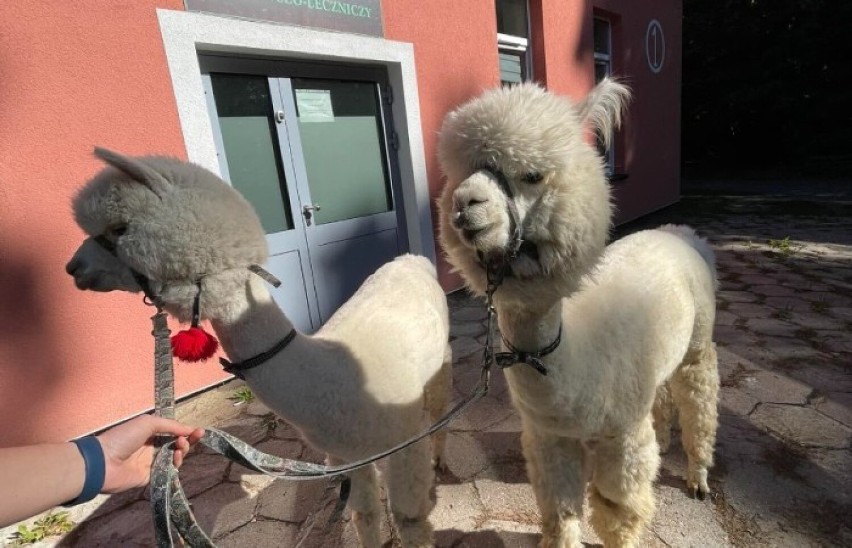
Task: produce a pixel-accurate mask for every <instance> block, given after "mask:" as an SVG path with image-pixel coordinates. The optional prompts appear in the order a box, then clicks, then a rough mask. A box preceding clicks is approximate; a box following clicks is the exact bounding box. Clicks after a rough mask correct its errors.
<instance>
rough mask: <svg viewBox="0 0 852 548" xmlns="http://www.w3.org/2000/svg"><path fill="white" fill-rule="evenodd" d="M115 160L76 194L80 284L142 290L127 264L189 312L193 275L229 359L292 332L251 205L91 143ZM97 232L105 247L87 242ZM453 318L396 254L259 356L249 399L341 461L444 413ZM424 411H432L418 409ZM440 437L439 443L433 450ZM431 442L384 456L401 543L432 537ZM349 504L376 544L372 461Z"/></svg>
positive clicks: (416, 270)
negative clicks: (306, 328) (261, 271)
mask: <svg viewBox="0 0 852 548" xmlns="http://www.w3.org/2000/svg"><path fill="white" fill-rule="evenodd" d="M96 154H97V155H98V156H99V157H100V158H101V159H102V160H104V161H106V162H107V163H108V164H109V165H110V166H111V167H107V168H105V169H104V170H103V171H101V172H100V173H99V174H98V175H97V176H95V177H94V178H93V179H92V180H91V181H90V182H89V183H88V184H87V185H86V186H85V187H84V188H83V189H82V190H81V191H80V192H79V194H78V195H77V197H76V198H75V200H74V214H75V218H76V220H77V222H78V224H79V225H80V226H81V227H82V228H83V230H85V231H86V232H87V233H88V235H89V236H90V237H89V238H87V239H86V240H85V241H84V242H83V244H82V245H81V246H80V248H79V249H78V250H77V252H76V254H75V255H74V258H73V259H72V260H71V261H70V262H69V263H68V266H67V270H68V272H69V273H70V274H72V275H73V276H74V279H75V282H76V285H77V287H78V288H80V289H91V290H95V291H112V290H124V291H133V292H138V291H140V287H139V285H138V284H137V282H136V281H134V278H133V275H132V273H131V268H132V269H134V270H136V271H137V272H139V273H142V274H144V275H145V276H147V277H148V278H149V279H150V280H151V284H152V289H153V291H154V292H155V293H156V294H159V295H160V296H161V298H162V299H163V301H164V302H165V308H166V310H167V311H168V312H169V313H171V314H173V315H174V316H176V317H177V318H178V319H180V320H181V321H188V320H189V318H190V317H191V310H192V303H193V299H194V297H195V295H196V293H197V291H198V290H197V287H196V284H195V282H196V281H199V280H200V284H201V291H200V295H201V300H200V305H201V306H200V312H201V316H202V318H207V319H209V320H211V322H212V325H213V327H214V329H215V330H216V333H217V334H218V336H219V337H220V339H221V342H222V346H223V348H224V350H225V351H226V352H227V353H228V356H229V357H230V358H231V360H233V361H235V362H236V361H243V360H246V359H248V358H250V357H252V356H256V355H258V354H260V353H262V352H265V351H267V350H269V349H270V348H272V347H273V346H274V345H276V343H278V342H279V341H280V340H281V339H282V338H283V337H284V336H285V335H287V334H288V333H289V332H290V331H291V330H292V328H293V326H292V324H291V323H290V321H289V320H288V319H287V317H286V316H285V315H284V313H283V312H282V311H281V309H280V308H279V307H278V306H277V305H276V304H275V302H274V300H273V299H272V297H271V295H270V294H269V292H268V291H267V288H266V286H265V284H264V282H263V281H262V280H260V279H259V278H258V277H257V276H255V275H253V274H252V273H250V272H249V271H248V270H247V267H248V266H249V265H252V264H263V263H264V262H265V261H266V258H267V246H266V240H265V236H264V232H263V229H262V228H261V226H260V222H259V220H258V219H257V216H256V215H255V213H254V211H253V210H252V208H251V206H250V205H249V204H248V202H246V201H245V200H244V199H243V198H242V197H241V196H240V195H239V194H238V193H237V192H236V191H234V190H233V189H232V188H231V187H230V186H228V185H227V184H225V183H224V182H223V181H221V180H220V179H219V178H218V177H216V176H215V175H213V174H212V173H210V172H208V171H206V170H204V169H202V168H200V167H198V166H195V165H192V164H188V163H185V162H181V161H178V160H174V159H170V158H163V157H142V158H127V157H123V156H120V155H118V154H115V153H112V152H109V151H105V150H102V149H98V150H96ZM101 235H103V236H105V237H106V238H108V239H109V240H110V241H112V242H113V243H114V244H115V247H116V254H115V256H114V255H112V254H110V253H109V252H107V251H105V249H104V248H103V246H102V245H99V244H98V243H97V242H95V241H94V238H95V237H98V236H101ZM448 339H449V319H448V311H447V303H446V298H445V295H444V292H443V290H442V289H441V287H440V286H439V285H438V282H437V279H436V274H435V269H434V267H433V266H432V264H431V263H430V262H429V261H428V260H427V259H425V258H422V257H414V256H411V255H408V256H403V257H399V258H397V259H396V260H395V261H393V262H391V263H389V264H387V265H385V266H383V267H382V268H380V269H379V270H378V271H377V272H376V273H375V274H373V275H372V276H371V277H370V278H369V279H368V280H367V281H366V282H365V283H364V284H363V286H362V287H361V288H360V289H359V290H358V292H357V293H356V294H355V295H354V296H353V297H352V298H351V299H350V300H349V301H348V302H347V303H346V304H344V305H343V306H342V307H341V308H340V309H339V310H338V311H337V313H336V314H335V315H334V316H333V317H332V318H331V319H330V320H329V321H328V322H327V323H326V325H324V326H323V327H322V329H320V330H319V332H317V333H316V334H315V335H314V336H306V335H303V334H298V335H297V336H296V338H295V339H294V340H293V341H292V342H291V343H290V344H289V346H287V347H286V348H285V349H284V350H283V351H281V352H280V353H279V354H277V355H276V356H275V357H274V358H273V359H271V360H270V361H269V362H267V363H265V364H263V365H260V366H258V367H256V368H253V369H249V370H246V371H245V372H244V375H245V380H246V382H247V383H248V385H249V386H250V387H251V389H252V391H253V392H254V393H255V394H256V395H257V396H258V398H259V399H260V400H261V401H262V402H264V403H265V404H266V405H267V406H268V407H269V408H270V409H271V410H273V411H274V412H275V413H277V414H278V415H280V416H281V417H283V418H284V419H286V420H287V421H289V422H291V423H292V424H293V425H294V426H295V427H296V428H298V429H299V431H300V432H301V434H302V435H303V436H304V438H305V440H306V441H307V442H308V443H310V444H311V445H312V446H314V447H315V448H317V449H318V450H320V451H323V452H325V453H327V454H328V456H329V462H330V463H333V464H341V463H345V462H351V461H354V460H358V459H361V458H363V457H367V456H369V455H371V454H374V453H377V452H379V451H382V450H385V449H388V448H390V447H392V446H393V445H395V444H397V443H399V442H401V441H403V440H405V439H407V438H409V437H411V436H413V435H414V434H417V433H418V432H420V431H422V429H423V428H424V426H425V425H424V415H427V414H428V415H429V419H430V420H434V419H436V418H438V417H440V415H441V414H442V413H443V410H444V407H445V405H446V403H447V401H448V399H449V394H450V388H451V386H450V385H451V383H452V378H451V375H452V372H451V369H450V357H449V356H450V355H449V347H448ZM427 411H428V413H427ZM442 449H443V437H442V436H441V435H440V434H439V435H437V436H436V438H435V444H434V455H435V457H436V461H437V460H438V459H439V457H440V454H441V451H442ZM431 457H432V455H431V454H430V445H429V441H427V440H423V441H421V442H418V443H416V444H414V445H412V446H410V447H409V448H407V449H405V450H403V451H401V452H399V453H397V454H395V455H393V456H392V457H391V458H390V462H389V470H388V477H387V478H386V479H387V485H388V491H389V498H390V505H391V508H392V510H393V516H394V520H395V523H396V526H397V530H398V532H399V535H400V537H401V539H402V542H403V544H404V545H405V546H430V545H431V544H432V535H431V526H430V525H429V522H428V516H429V513H430V511H431V509H432V507H433V502H432V501H431V499H430V490H431V488H432V484H433V480H434V473H433V470H432V463H431ZM350 476H351V478H352V492H351V496H350V499H349V506H350V508H351V509H352V511H353V519H354V521H355V525H356V528H357V531H358V536H359V538H360V541H361V544H362V545H364V546H368V547H376V546H380V545H381V539H380V523H381V519H382V516H383V511H382V507H381V503H380V498H379V486H378V483H377V476H376V469H375V467H373V466H368V467H365V468H361V469H359V470H356V471H355V472H353V473H351V474H350Z"/></svg>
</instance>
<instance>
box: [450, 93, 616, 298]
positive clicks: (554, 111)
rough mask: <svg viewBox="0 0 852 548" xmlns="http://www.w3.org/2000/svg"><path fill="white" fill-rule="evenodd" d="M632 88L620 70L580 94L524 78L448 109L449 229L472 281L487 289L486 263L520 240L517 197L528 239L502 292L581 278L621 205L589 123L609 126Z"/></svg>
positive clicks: (571, 283)
mask: <svg viewBox="0 0 852 548" xmlns="http://www.w3.org/2000/svg"><path fill="white" fill-rule="evenodd" d="M627 97H628V91H627V88H625V87H624V86H622V85H620V84H618V83H616V82H614V81H612V80H604V81H603V82H601V83H600V84H599V85H598V86H597V87H596V88H595V89H594V90H592V92H591V93H590V94H589V97H588V98H587V99H586V100H585V101H584V102H582V103H580V104H574V103H572V102H571V101H569V100H568V99H567V98H563V97H559V96H556V95H554V94H551V93H549V92H547V91H545V90H543V89H542V88H540V87H538V86H537V85H534V84H521V85H517V86H512V87H504V88H499V89H494V90H490V91H487V92H485V93H484V94H483V95H481V96H480V97H477V98H475V99H473V100H471V101H469V102H468V103H466V104H463V105H462V106H460V107H458V108H457V109H456V110H454V111H453V112H450V113H449V114H448V115H447V117H446V118H445V120H444V124H443V127H442V129H441V133H440V137H439V143H438V154H439V159H440V161H441V167H442V169H443V170H444V173H445V175H446V178H447V181H446V186H445V187H444V190H443V192H442V194H441V197H440V199H439V203H438V206H439V210H440V237H441V243H442V245H443V248H444V250H445V252H446V253H447V257H448V260H449V261H450V263H451V264H452V265H453V266H454V267H455V268H456V269H457V270H459V271H460V272H461V273H462V275H463V276H464V278H465V281H466V282H467V284H468V286H470V288H471V289H473V290H474V291H476V292H477V293H482V292H483V291H484V290H485V287H486V278H485V276H486V274H485V268H484V266H483V263H487V262H490V261H501V260H505V257H506V254H507V249H508V248H510V247H511V245H512V234H513V232H514V231H515V229H516V226H515V224H516V223H515V221H514V220H513V218H512V215H510V212H509V206H510V204H509V201H512V202H513V203H514V207H515V209H516V211H517V217H518V222H517V224H518V225H519V226H520V227H521V228H522V238H523V241H524V244H523V247H522V250H521V251H522V252H521V253H520V254H519V255H518V256H517V257H516V258H514V259H512V260H511V262H510V263H509V266H510V274H509V276H508V277H507V278H506V280H505V281H504V283H503V287H504V289H501V291H500V292H501V293H502V294H503V295H504V296H505V295H507V294H508V295H514V296H516V297H518V298H521V299H528V298H535V297H536V296H541V295H543V294H544V295H551V296H559V295H564V294H566V293H567V292H570V291H573V290H574V289H575V288H576V284H577V282H578V280H579V278H580V277H581V276H582V275H583V274H584V273H586V272H587V271H588V269H589V268H590V267H591V265H592V264H593V263H594V261H595V260H596V258H597V257H598V256H599V254H600V252H601V251H602V249H603V247H604V245H605V243H606V239H607V236H608V233H609V228H610V222H611V215H612V214H611V206H610V193H609V185H608V182H607V179H606V176H605V173H604V164H603V160H602V158H601V157H600V155H599V154H598V152H597V151H596V149H595V148H594V147H593V146H592V145H591V144H589V143H588V142H587V141H586V139H585V134H584V131H585V126H591V129H593V130H596V131H600V133H601V135H602V136H608V135H609V133H610V130H611V128H612V127H614V126H616V125H617V124H618V122H619V120H620V113H621V109H622V105H623V103H624V102H625V101H626V99H627ZM500 179H503V181H502V182H501V180H500Z"/></svg>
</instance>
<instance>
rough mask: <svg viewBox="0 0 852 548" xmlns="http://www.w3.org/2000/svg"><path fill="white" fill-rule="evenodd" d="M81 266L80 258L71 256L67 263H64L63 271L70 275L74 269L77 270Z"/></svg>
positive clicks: (72, 274)
mask: <svg viewBox="0 0 852 548" xmlns="http://www.w3.org/2000/svg"><path fill="white" fill-rule="evenodd" d="M81 266H83V265H82V263H81V262H80V260H79V259H77V258H76V257H74V258H72V259H71V260H70V261H68V264H66V265H65V272H67V273H68V274H70V275H71V276H74V273H75V272H76V271H77V270H78V269H79V268H80V267H81Z"/></svg>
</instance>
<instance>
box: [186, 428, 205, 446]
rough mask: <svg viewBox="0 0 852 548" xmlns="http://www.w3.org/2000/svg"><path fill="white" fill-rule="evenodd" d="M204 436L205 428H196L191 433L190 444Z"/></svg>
mask: <svg viewBox="0 0 852 548" xmlns="http://www.w3.org/2000/svg"><path fill="white" fill-rule="evenodd" d="M203 436H204V429H203V428H196V429H195V430H193V431H192V432H191V433H190V434H189V443H190V445H192V444H194V443H197V442H198V440H200V439H201V438H202V437H203Z"/></svg>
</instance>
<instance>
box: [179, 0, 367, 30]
mask: <svg viewBox="0 0 852 548" xmlns="http://www.w3.org/2000/svg"><path fill="white" fill-rule="evenodd" d="M184 4H185V5H186V9H187V10H188V11H200V12H207V13H215V14H220V15H231V16H234V17H241V18H244V19H252V20H256V21H271V22H275V23H286V24H290V25H300V26H303V27H314V28H321V29H331V30H337V31H342V32H352V33H356V34H370V35H373V36H384V28H383V26H382V2H381V0H348V1H347V0H184Z"/></svg>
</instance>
